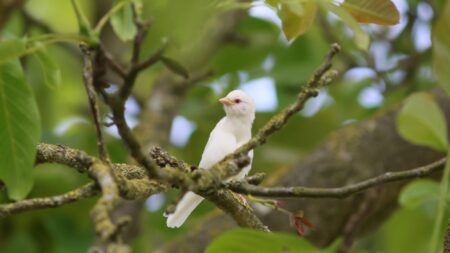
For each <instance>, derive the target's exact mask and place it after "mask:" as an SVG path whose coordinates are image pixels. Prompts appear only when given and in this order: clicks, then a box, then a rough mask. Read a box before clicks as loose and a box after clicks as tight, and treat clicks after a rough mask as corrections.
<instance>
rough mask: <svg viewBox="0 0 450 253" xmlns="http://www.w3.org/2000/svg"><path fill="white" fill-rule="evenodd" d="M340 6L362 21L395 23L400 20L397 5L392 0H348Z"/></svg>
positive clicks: (383, 23) (380, 23) (381, 23)
mask: <svg viewBox="0 0 450 253" xmlns="http://www.w3.org/2000/svg"><path fill="white" fill-rule="evenodd" d="M340 7H342V8H344V9H346V10H347V11H348V12H349V13H350V14H351V15H352V16H353V17H354V18H355V19H356V20H357V21H358V22H360V23H371V24H378V25H395V24H398V22H399V20H400V14H399V12H398V10H397V7H395V5H394V4H393V3H392V2H391V1H390V0H346V1H345V2H344V3H342V4H341V5H340Z"/></svg>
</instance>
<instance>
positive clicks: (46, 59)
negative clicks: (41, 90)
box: [34, 46, 61, 88]
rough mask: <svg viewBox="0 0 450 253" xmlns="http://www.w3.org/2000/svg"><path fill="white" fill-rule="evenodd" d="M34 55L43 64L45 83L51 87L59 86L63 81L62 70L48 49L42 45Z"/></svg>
mask: <svg viewBox="0 0 450 253" xmlns="http://www.w3.org/2000/svg"><path fill="white" fill-rule="evenodd" d="M34 56H35V57H36V59H37V60H38V62H39V65H40V66H41V72H42V75H43V76H44V79H45V83H46V84H47V85H48V86H49V87H51V88H55V87H58V86H59V84H60V83H61V70H60V69H59V66H58V65H57V64H56V63H55V62H54V61H53V59H52V58H51V56H50V55H49V53H48V52H47V49H46V48H45V47H44V46H41V47H40V49H39V50H36V52H35V53H34Z"/></svg>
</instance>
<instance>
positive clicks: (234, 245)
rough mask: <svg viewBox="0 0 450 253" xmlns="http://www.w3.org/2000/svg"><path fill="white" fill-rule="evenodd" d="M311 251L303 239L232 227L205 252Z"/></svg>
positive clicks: (269, 252) (306, 252)
mask: <svg viewBox="0 0 450 253" xmlns="http://www.w3.org/2000/svg"><path fill="white" fill-rule="evenodd" d="M255 249H257V252H258V253H273V252H284V251H285V252H302V253H312V252H315V248H314V247H313V246H311V245H310V244H309V243H308V242H306V241H305V240H304V239H302V238H300V237H298V236H294V235H288V234H282V233H267V232H262V231H256V230H250V229H244V228H240V229H234V230H231V231H229V232H226V233H224V234H223V235H221V236H220V237H218V238H217V239H215V240H214V241H213V242H212V243H211V244H210V245H209V246H208V248H207V249H206V253H230V252H233V253H253V252H256V251H255Z"/></svg>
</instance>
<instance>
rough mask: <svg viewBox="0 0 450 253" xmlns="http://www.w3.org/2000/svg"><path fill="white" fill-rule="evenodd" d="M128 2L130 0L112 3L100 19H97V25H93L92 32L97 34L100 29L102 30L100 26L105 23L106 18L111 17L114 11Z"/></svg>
mask: <svg viewBox="0 0 450 253" xmlns="http://www.w3.org/2000/svg"><path fill="white" fill-rule="evenodd" d="M128 2H130V0H124V1H121V2H119V3H118V4H116V5H114V6H113V7H112V8H111V9H110V10H109V11H108V12H107V13H106V14H105V15H104V16H103V17H102V18H101V19H100V21H98V23H97V25H96V26H95V29H94V32H95V33H96V34H99V33H100V31H101V30H102V28H103V27H104V26H105V25H106V23H107V22H108V20H109V19H110V18H111V17H112V15H114V13H116V12H117V11H119V10H120V9H122V8H123V7H124V6H125V4H127V3H128Z"/></svg>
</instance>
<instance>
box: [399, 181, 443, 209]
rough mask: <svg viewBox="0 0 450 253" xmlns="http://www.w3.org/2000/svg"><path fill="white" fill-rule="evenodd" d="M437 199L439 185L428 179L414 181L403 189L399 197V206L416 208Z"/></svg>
mask: <svg viewBox="0 0 450 253" xmlns="http://www.w3.org/2000/svg"><path fill="white" fill-rule="evenodd" d="M438 197H439V184H438V183H436V182H435V181H431V180H429V179H423V180H416V181H414V182H412V183H410V184H408V185H407V186H405V188H403V190H402V192H401V193H400V196H399V199H398V201H399V203H400V205H402V206H404V207H406V208H416V207H418V206H420V205H421V204H423V203H425V202H428V201H430V200H434V201H436V202H437V200H438Z"/></svg>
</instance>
